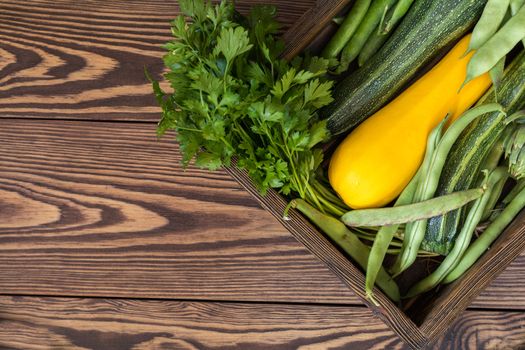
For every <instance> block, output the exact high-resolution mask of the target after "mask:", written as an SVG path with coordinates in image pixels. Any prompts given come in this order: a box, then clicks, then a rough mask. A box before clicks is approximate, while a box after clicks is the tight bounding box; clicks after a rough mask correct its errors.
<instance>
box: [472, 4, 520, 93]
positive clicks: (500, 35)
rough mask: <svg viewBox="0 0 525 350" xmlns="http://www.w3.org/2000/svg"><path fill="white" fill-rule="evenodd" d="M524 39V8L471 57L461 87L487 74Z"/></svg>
mask: <svg viewBox="0 0 525 350" xmlns="http://www.w3.org/2000/svg"><path fill="white" fill-rule="evenodd" d="M524 38H525V6H522V7H521V8H520V9H519V10H518V12H517V13H516V15H514V16H513V17H511V18H510V19H509V20H508V22H507V23H505V24H504V25H503V27H501V28H500V29H499V30H498V31H497V32H496V34H494V35H493V36H492V37H491V38H490V39H489V40H487V42H485V43H484V44H483V45H482V46H481V47H480V48H479V49H478V50H476V52H475V53H474V55H472V58H471V59H470V61H469V63H468V65H467V77H466V79H465V82H464V83H463V85H465V84H466V83H468V82H469V81H471V80H472V79H474V78H476V77H478V76H480V75H482V74H484V73H486V72H488V71H489V70H490V69H492V67H494V66H495V65H496V64H497V63H498V61H499V60H501V58H502V57H504V56H505V55H507V54H508V53H509V52H510V51H511V50H512V49H513V48H514V46H516V44H518V43H519V42H520V41H521V40H523V39H524Z"/></svg>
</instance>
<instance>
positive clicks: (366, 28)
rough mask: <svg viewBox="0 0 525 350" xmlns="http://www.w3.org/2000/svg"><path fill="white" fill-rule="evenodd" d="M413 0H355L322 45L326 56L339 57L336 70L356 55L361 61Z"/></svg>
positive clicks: (368, 54)
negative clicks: (328, 39) (338, 25)
mask: <svg viewBox="0 0 525 350" xmlns="http://www.w3.org/2000/svg"><path fill="white" fill-rule="evenodd" d="M413 1H414V0H356V1H355V3H354V4H353V6H352V8H351V9H350V11H349V12H348V14H347V16H346V17H345V19H344V20H343V22H342V23H341V25H340V27H339V29H338V31H337V32H336V33H335V35H334V36H333V37H332V39H331V40H330V41H329V42H328V44H327V45H326V46H325V48H324V50H323V53H322V55H323V56H324V57H325V58H339V60H340V64H339V66H338V68H337V69H336V71H335V73H337V74H340V73H342V72H345V71H346V70H348V67H349V66H350V64H351V63H352V62H353V61H354V60H355V59H356V58H358V63H359V65H360V66H361V65H363V64H364V63H365V62H366V61H367V60H368V59H369V58H370V57H371V56H372V55H373V54H375V53H376V52H377V51H378V50H379V48H380V47H381V46H382V45H383V44H384V42H385V41H386V40H387V39H388V37H389V36H390V33H391V32H392V30H393V29H394V28H395V27H396V25H397V24H398V23H399V21H400V20H401V19H402V18H403V17H404V15H405V14H406V13H407V11H408V9H409V8H410V5H412V2H413Z"/></svg>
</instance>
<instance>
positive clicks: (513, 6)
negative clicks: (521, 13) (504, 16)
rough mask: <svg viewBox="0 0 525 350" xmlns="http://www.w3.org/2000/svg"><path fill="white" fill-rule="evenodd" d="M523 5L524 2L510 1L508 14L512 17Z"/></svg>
mask: <svg viewBox="0 0 525 350" xmlns="http://www.w3.org/2000/svg"><path fill="white" fill-rule="evenodd" d="M524 4H525V0H510V13H511V14H512V15H513V16H514V15H515V14H516V13H517V12H518V10H519V9H520V8H521V7H522V6H523V5H524Z"/></svg>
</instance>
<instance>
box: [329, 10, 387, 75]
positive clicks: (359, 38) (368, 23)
mask: <svg viewBox="0 0 525 350" xmlns="http://www.w3.org/2000/svg"><path fill="white" fill-rule="evenodd" d="M394 2H395V0H376V1H374V2H372V4H371V5H370V8H369V9H368V11H367V12H366V16H365V18H363V20H362V22H361V23H360V24H359V27H358V28H357V30H356V31H355V33H354V35H353V36H352V38H351V39H350V41H349V42H348V43H347V44H346V45H345V47H344V49H343V51H342V53H341V62H340V64H339V68H338V70H337V72H338V73H342V72H344V71H346V70H347V69H348V66H349V65H350V63H352V61H353V60H355V59H356V57H357V56H358V55H359V52H361V49H362V48H363V46H364V45H365V43H366V40H367V39H368V37H369V36H370V34H372V32H373V31H374V28H376V27H377V25H378V24H379V22H380V21H381V17H382V16H383V13H384V11H385V8H390V7H391V6H392V4H393V3H394Z"/></svg>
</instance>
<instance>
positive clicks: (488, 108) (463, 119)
mask: <svg viewBox="0 0 525 350" xmlns="http://www.w3.org/2000/svg"><path fill="white" fill-rule="evenodd" d="M495 111H499V112H500V113H503V107H501V105H499V104H497V103H490V104H485V105H481V106H478V107H474V108H471V109H469V110H468V111H466V112H465V113H463V114H462V115H461V116H460V117H459V118H458V119H457V120H456V121H454V123H452V125H450V127H449V128H448V129H447V131H446V132H445V134H444V135H443V137H442V138H441V140H440V141H439V144H438V146H437V148H436V150H435V151H434V152H433V154H432V157H431V160H430V164H429V165H428V171H427V174H426V176H425V177H424V178H423V180H422V181H421V182H420V186H419V188H418V191H417V192H416V193H417V198H416V199H417V200H420V201H425V200H428V199H429V198H432V196H433V195H434V194H435V192H436V189H437V186H438V183H439V178H440V177H441V171H442V170H443V166H444V164H445V161H446V159H447V156H448V154H449V152H450V149H451V148H452V146H453V145H454V143H455V142H456V140H457V138H458V137H459V135H460V134H461V132H463V130H464V129H465V128H466V127H467V126H468V125H469V124H470V123H471V122H472V121H473V120H474V119H476V118H478V117H480V116H482V115H484V114H486V113H490V112H495ZM426 227H427V220H426V219H424V220H419V221H417V222H415V223H414V224H413V225H412V226H411V227H410V232H408V234H407V239H406V240H405V241H403V243H406V244H404V245H403V251H402V253H401V254H400V255H399V256H398V258H397V260H396V262H395V264H394V266H393V268H392V271H393V273H394V275H395V276H397V275H399V274H400V273H401V272H403V271H404V270H406V269H407V268H408V267H409V266H410V265H412V264H413V263H414V261H415V260H416V257H417V251H418V250H419V246H420V245H421V242H422V241H423V239H424V238H425V230H426Z"/></svg>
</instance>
